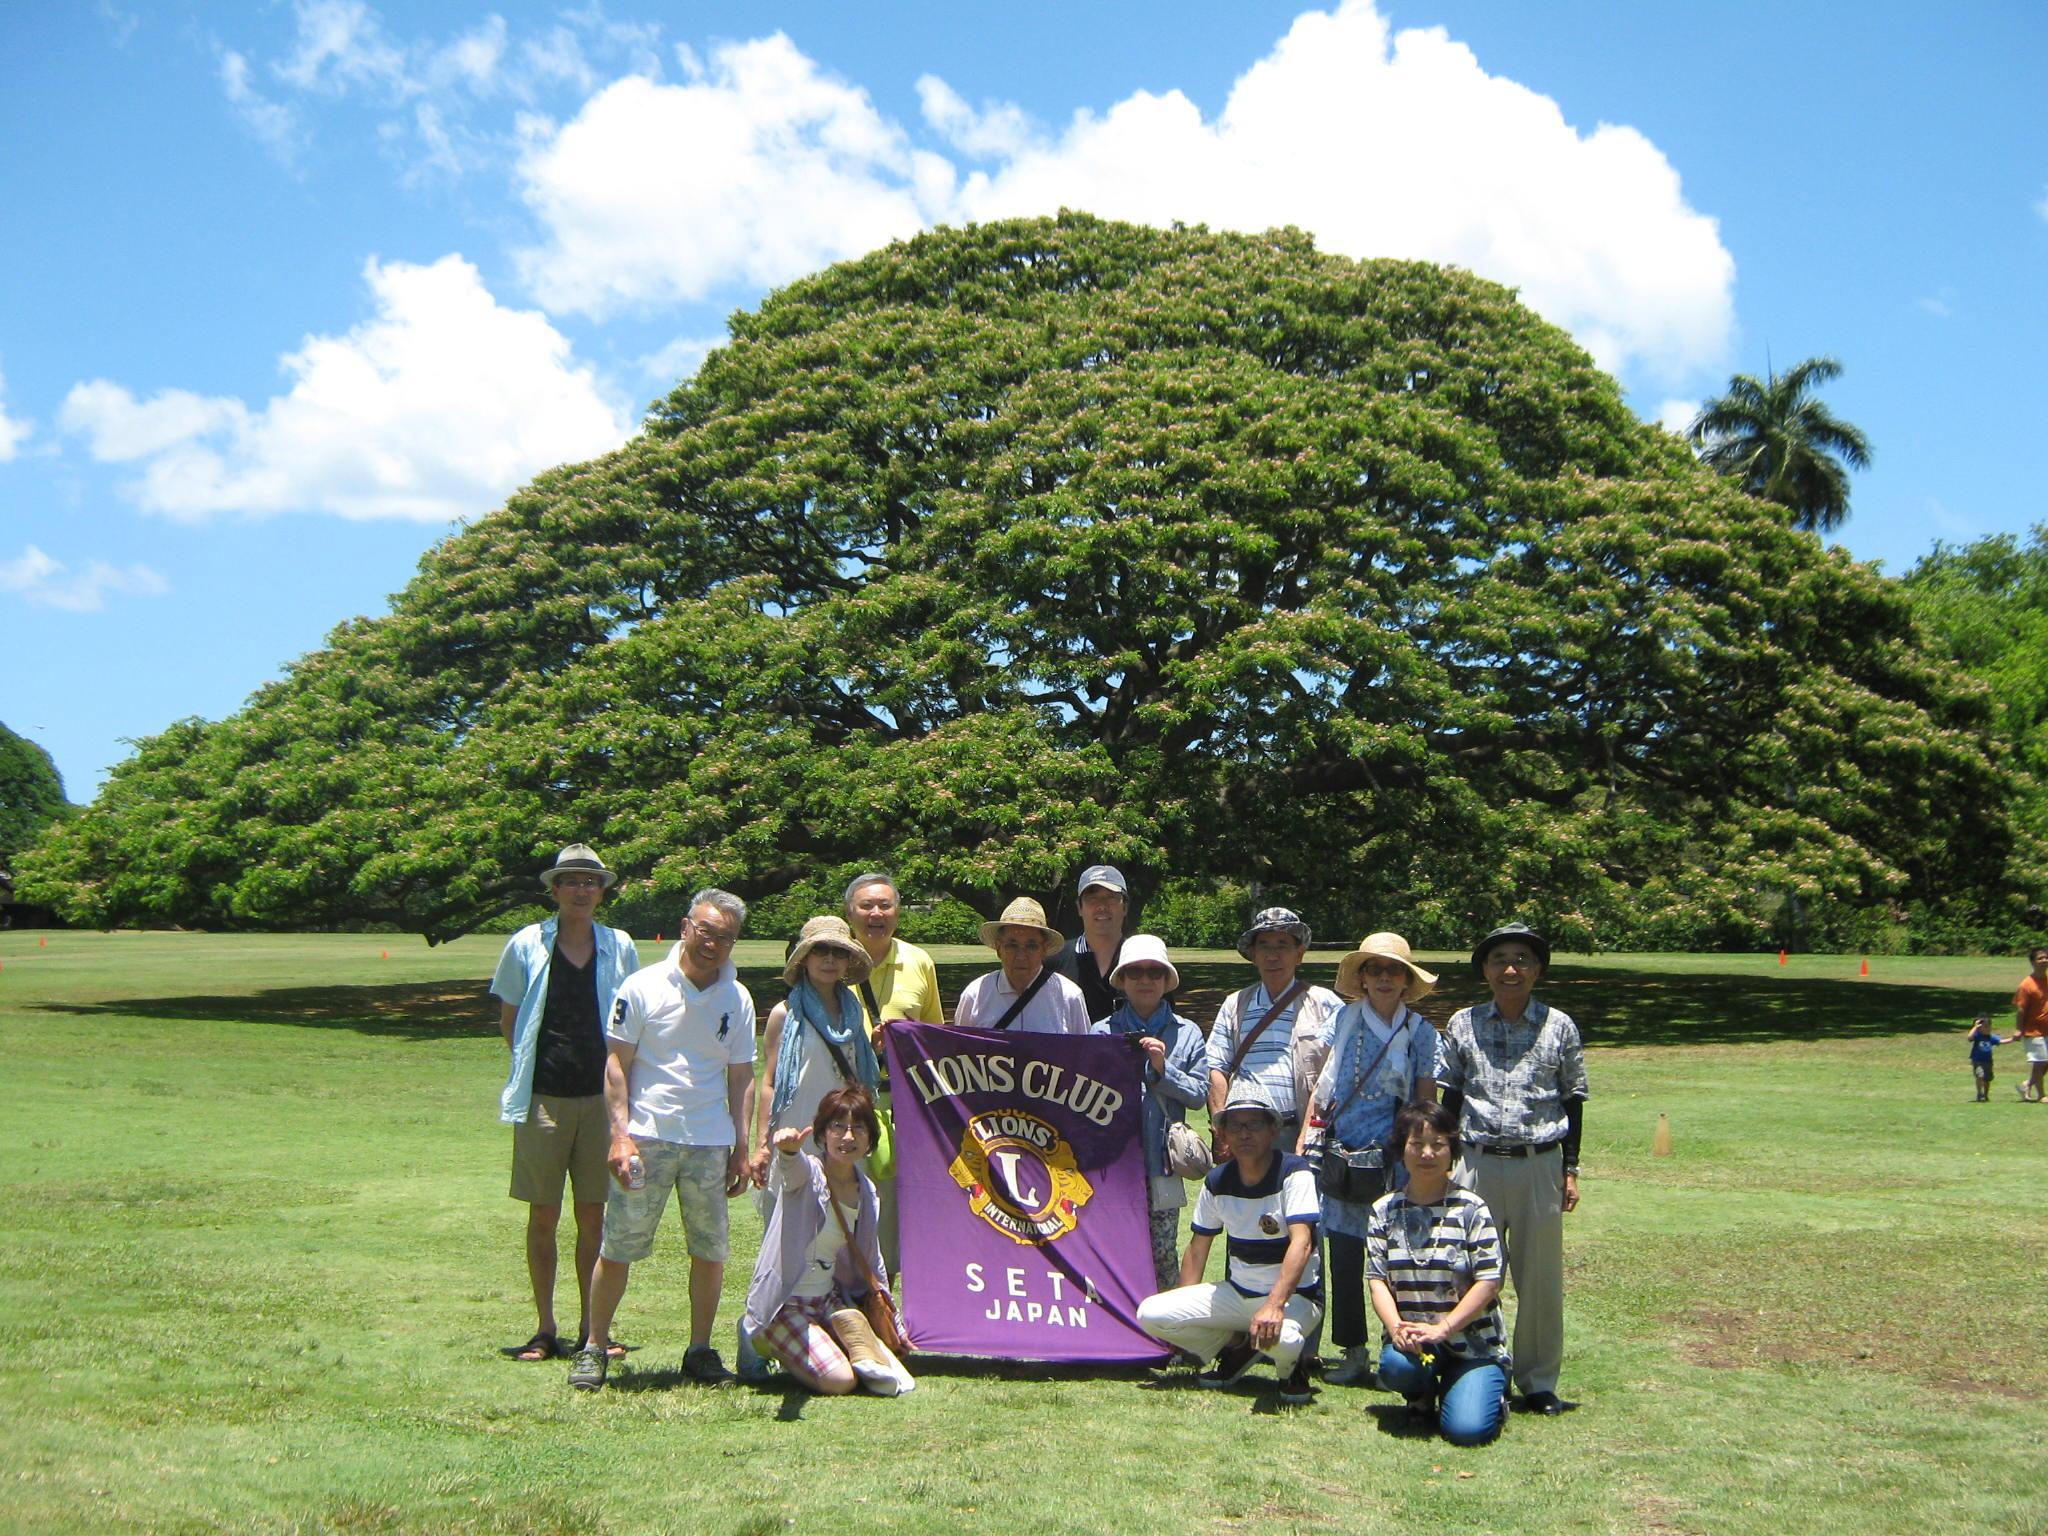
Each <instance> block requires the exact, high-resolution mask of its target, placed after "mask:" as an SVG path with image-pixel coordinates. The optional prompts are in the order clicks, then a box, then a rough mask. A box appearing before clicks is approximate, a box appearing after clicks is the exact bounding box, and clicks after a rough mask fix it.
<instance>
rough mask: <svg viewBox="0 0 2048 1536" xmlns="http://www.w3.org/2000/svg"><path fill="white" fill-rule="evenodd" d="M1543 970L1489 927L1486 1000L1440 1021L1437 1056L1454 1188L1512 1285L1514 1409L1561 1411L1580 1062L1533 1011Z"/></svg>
mask: <svg viewBox="0 0 2048 1536" xmlns="http://www.w3.org/2000/svg"><path fill="white" fill-rule="evenodd" d="M1549 965H1550V945H1549V943H1548V942H1547V941H1546V940H1545V939H1544V937H1543V935H1542V934H1540V933H1537V932H1536V931H1535V930H1533V929H1531V928H1529V927H1527V926H1525V925H1523V924H1521V923H1509V924H1508V925H1506V926H1505V927H1501V928H1496V929H1494V930H1493V932H1491V933H1489V934H1488V935H1487V936H1486V937H1485V938H1483V939H1481V940H1480V941H1479V943H1478V944H1477V945H1475V946H1474V947H1473V950H1472V968H1473V969H1474V970H1475V971H1477V972H1478V973H1479V975H1480V977H1481V979H1483V980H1484V981H1485V982H1486V985H1487V987H1488V989H1489V990H1490V991H1491V992H1492V993H1493V998H1492V1000H1491V1001H1490V1002H1485V1003H1481V1004H1479V1005H1478V1006H1477V1007H1473V1008H1461V1009H1460V1010H1459V1011H1458V1012H1457V1013H1455V1014H1453V1015H1452V1016H1451V1022H1450V1026H1449V1027H1448V1028H1447V1029H1446V1030H1445V1031H1444V1039H1443V1048H1442V1050H1441V1052H1440V1053H1439V1056H1438V1062H1437V1081H1438V1083H1439V1084H1440V1085H1441V1086H1442V1088H1443V1098H1444V1104H1445V1106H1446V1107H1448V1108H1450V1109H1453V1110H1455V1111H1457V1113H1458V1136H1459V1140H1460V1142H1461V1143H1462V1146H1463V1150H1462V1151H1461V1152H1460V1154H1459V1157H1458V1168H1457V1180H1458V1183H1459V1184H1461V1185H1463V1186H1464V1187H1465V1188H1466V1189H1469V1190H1471V1191H1472V1192H1473V1193H1474V1194H1476V1195H1478V1196H1479V1198H1480V1199H1482V1200H1484V1201H1485V1202H1486V1204H1487V1208H1488V1209H1489V1210H1491V1211H1492V1212H1493V1220H1494V1225H1495V1226H1496V1227H1497V1228H1498V1229H1499V1231H1500V1238H1501V1243H1502V1246H1503V1247H1504V1248H1505V1249H1506V1251H1507V1261H1508V1273H1509V1275H1510V1276H1511V1277H1512V1279H1513V1281H1514V1286H1515V1338H1514V1362H1515V1365H1514V1372H1515V1386H1516V1387H1517V1388H1518V1389H1519V1390H1520V1391H1521V1393H1522V1395H1523V1400H1522V1405H1521V1406H1522V1407H1523V1408H1524V1409H1526V1410H1528V1411H1530V1412H1534V1413H1562V1412H1563V1411H1564V1410H1565V1408H1566V1407H1567V1406H1568V1405H1567V1404H1566V1403H1565V1402H1564V1401H1563V1400H1562V1399H1561V1398H1559V1397H1558V1395H1557V1377H1558V1370H1559V1368H1560V1366H1561V1365H1562V1364H1563V1361H1564V1216H1565V1213H1566V1212H1568V1211H1571V1210H1572V1209H1574V1208H1575V1207H1576V1206H1577V1205H1578V1203H1579V1136H1580V1132H1581V1130H1582V1128H1583V1123H1584V1119H1583V1117H1584V1107H1585V1102H1586V1096H1587V1095H1586V1060H1585V1052H1584V1049H1583V1047H1582V1046H1581V1044H1580V1041H1579V1027H1578V1025H1576V1024H1574V1023H1573V1022H1572V1020H1571V1016H1570V1015H1569V1014H1566V1013H1564V1012H1563V1011H1561V1010H1559V1009H1556V1008H1552V1007H1551V1006H1550V1005H1549V1004H1547V1003H1543V1002H1539V1001H1538V1000H1537V999H1536V997H1535V995H1534V988H1535V986H1536V983H1537V982H1538V981H1540V980H1542V978H1543V973H1544V972H1545V971H1546V970H1547V969H1548V968H1549Z"/></svg>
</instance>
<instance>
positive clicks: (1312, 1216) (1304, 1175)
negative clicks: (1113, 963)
mask: <svg viewBox="0 0 2048 1536" xmlns="http://www.w3.org/2000/svg"><path fill="white" fill-rule="evenodd" d="M1216 1124H1217V1127H1218V1129H1220V1130H1221V1132H1222V1133H1223V1144H1224V1146H1225V1147H1227V1148H1228V1149H1229V1151H1230V1160H1229V1161H1228V1162H1225V1163H1219V1164H1218V1165H1217V1166H1216V1167H1215V1168H1214V1169H1213V1170H1212V1171H1211V1172H1210V1174H1209V1176H1208V1177H1207V1178H1206V1179H1204V1180H1203V1181H1202V1192H1201V1194H1199V1195H1198V1196H1196V1198H1195V1213H1194V1219H1193V1228H1194V1235H1193V1237H1192V1238H1190V1239H1189V1242H1188V1250H1187V1252H1186V1254H1184V1255H1183V1256H1182V1258H1181V1262H1180V1285H1179V1286H1178V1287H1176V1288H1175V1289H1173V1290H1170V1291H1161V1292H1160V1293H1159V1294H1158V1295H1157V1296H1148V1297H1147V1298H1146V1299H1145V1300H1144V1301H1143V1302H1141V1303H1139V1305H1138V1326H1139V1327H1141V1328H1143V1329H1144V1330H1145V1331H1146V1332H1147V1333H1149V1334H1151V1335H1152V1337H1153V1338H1155V1339H1159V1340H1161V1341H1163V1342H1165V1343H1168V1344H1172V1345H1174V1346H1176V1347H1177V1348H1180V1349H1184V1350H1186V1351H1187V1352H1188V1353H1189V1354H1191V1355H1195V1356H1197V1357H1198V1358H1200V1359H1203V1360H1207V1359H1208V1358H1209V1357H1210V1356H1211V1355H1214V1356H1215V1357H1216V1358H1215V1361H1214V1363H1213V1364H1211V1365H1210V1366H1209V1367H1208V1368H1207V1369H1205V1370H1204V1371H1203V1372H1202V1374H1201V1376H1200V1378H1199V1379H1200V1381H1201V1383H1202V1385H1203V1386H1205V1387H1222V1386H1228V1385H1229V1384H1230V1383H1231V1382H1233V1381H1236V1380H1237V1379H1238V1378H1239V1377H1240V1376H1242V1375H1243V1374H1244V1373H1245V1372H1246V1371H1247V1370H1249V1369H1250V1368H1251V1365H1252V1362H1253V1361H1255V1360H1257V1359H1258V1357H1259V1356H1260V1355H1265V1356H1266V1357H1267V1358H1268V1359H1270V1360H1271V1361H1272V1362H1273V1370H1274V1372H1275V1373H1276V1374H1277V1375H1278V1376H1279V1377H1280V1401H1281V1402H1283V1403H1305V1402H1307V1401H1309V1399H1310V1398H1311V1397H1312V1396H1313V1395H1314V1392H1313V1389H1312V1388H1311V1387H1310V1385H1309V1380H1308V1372H1307V1370H1306V1369H1304V1368H1303V1366H1302V1364H1301V1352H1302V1347H1303V1345H1304V1344H1305V1343H1306V1342H1307V1340H1308V1336H1309V1334H1310V1332H1311V1331H1312V1330H1313V1329H1314V1328H1315V1326H1316V1324H1317V1323H1318V1322H1319V1321H1321V1319H1322V1315H1323V1309H1322V1306H1321V1305H1320V1299H1319V1298H1320V1296H1321V1286H1322V1276H1321V1273H1320V1270H1319V1268H1318V1265H1317V1259H1316V1222H1317V1221H1318V1220H1319V1219H1320V1217H1321V1215H1322V1207H1321V1202H1320V1201H1318V1199H1317V1198H1316V1176H1315V1171H1314V1170H1313V1169H1312V1168H1310V1167H1309V1165H1308V1162H1307V1160H1306V1159H1303V1158H1300V1157H1296V1156H1295V1155H1294V1154H1293V1153H1291V1152H1282V1151H1279V1150H1277V1149H1276V1148H1275V1145H1274V1143H1275V1141H1276V1140H1277V1138H1278V1136H1279V1133H1280V1112H1279V1111H1278V1110H1277V1109H1275V1108H1274V1107H1273V1102H1272V1100H1271V1099H1270V1098H1268V1097H1267V1096H1266V1094H1265V1093H1264V1091H1263V1090H1262V1089H1260V1088H1259V1087H1258V1086H1257V1085H1256V1084H1253V1083H1250V1082H1241V1083H1239V1084H1237V1085H1236V1086H1235V1087H1233V1088H1232V1090H1231V1094H1230V1100H1229V1102H1228V1103H1227V1104H1225V1105H1224V1106H1223V1109H1222V1111H1221V1112H1220V1113H1219V1114H1218V1115H1217V1117H1216ZM1219 1232H1221V1233H1223V1234H1225V1236H1224V1266H1223V1283H1222V1284H1221V1285H1205V1284H1203V1283H1202V1271H1203V1270H1204V1269H1205V1268H1206V1267H1207V1266H1208V1263H1209V1246H1210V1244H1211V1243H1213V1242H1214V1241H1215V1240H1216V1234H1217V1233H1219Z"/></svg>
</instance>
